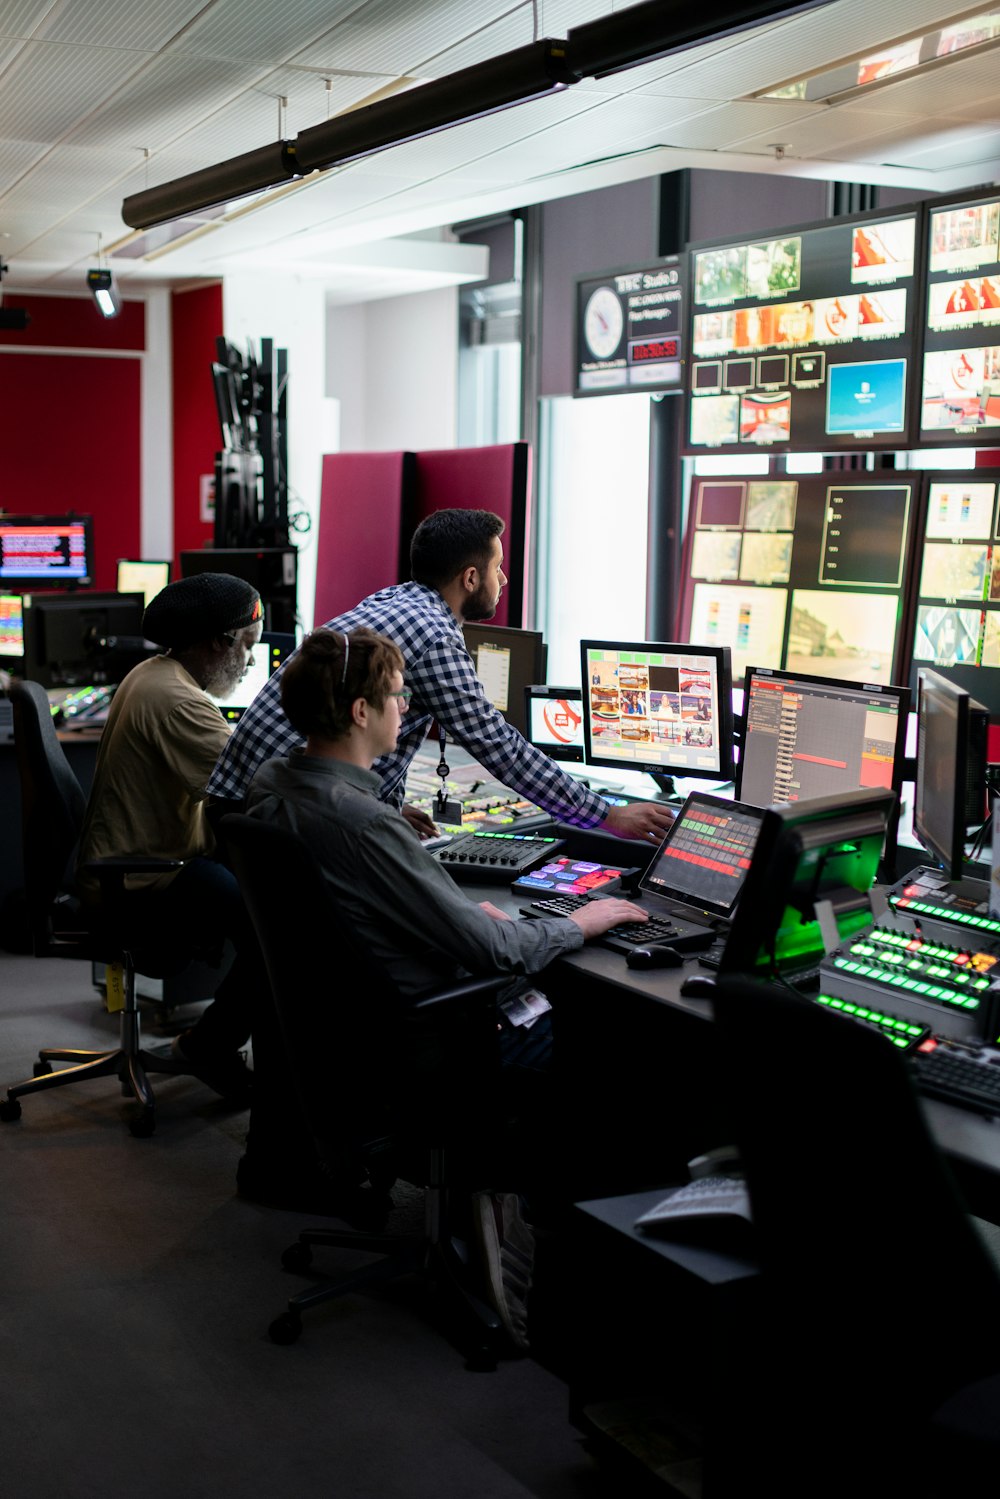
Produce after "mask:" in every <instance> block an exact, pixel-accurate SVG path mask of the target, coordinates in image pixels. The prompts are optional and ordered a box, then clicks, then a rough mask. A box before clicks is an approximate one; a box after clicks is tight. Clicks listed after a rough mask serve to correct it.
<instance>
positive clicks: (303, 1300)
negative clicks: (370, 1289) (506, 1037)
mask: <svg viewBox="0 0 1000 1499" xmlns="http://www.w3.org/2000/svg"><path fill="white" fill-rule="evenodd" d="M222 830H223V834H224V837H225V839H226V846H227V849H228V852H229V857H230V860H231V862H232V865H233V868H234V869H235V871H236V875H237V878H238V879H239V882H240V887H241V889H242V892H243V898H244V901H245V902H246V905H247V908H248V910H249V912H250V915H251V918H252V920H253V923H254V926H255V927H256V930H257V936H258V939H259V942H260V946H261V950H262V952H263V954H264V961H265V964H266V966H267V972H268V976H269V978H270V983H271V992H272V997H273V999H274V1003H275V1008H276V1015H277V1023H278V1040H277V1044H278V1045H280V1046H281V1047H282V1048H283V1053H284V1061H285V1063H286V1065H287V1068H288V1071H289V1073H290V1076H291V1081H292V1084H293V1088H292V1096H293V1100H294V1101H293V1102H292V1104H291V1106H292V1107H294V1108H297V1109H298V1110H299V1117H300V1122H301V1126H302V1134H303V1137H306V1138H308V1140H309V1141H310V1142H312V1143H313V1145H314V1148H315V1150H316V1153H317V1158H318V1161H319V1163H320V1165H321V1167H323V1168H324V1169H325V1170H327V1171H328V1172H329V1173H330V1175H331V1177H332V1178H333V1179H334V1180H337V1181H339V1182H347V1183H349V1184H351V1183H359V1182H362V1181H364V1180H365V1178H367V1183H368V1188H367V1189H369V1190H370V1189H371V1188H374V1193H375V1194H378V1193H379V1192H384V1191H385V1189H386V1188H387V1186H388V1185H390V1184H391V1182H392V1180H393V1179H394V1178H395V1177H396V1176H399V1177H402V1178H404V1179H406V1180H409V1181H411V1182H414V1183H416V1184H417V1185H419V1186H422V1187H423V1188H424V1189H425V1198H424V1231H423V1233H422V1234H419V1235H400V1234H385V1233H382V1232H377V1233H365V1232H352V1231H347V1230H340V1229H331V1228H310V1229H305V1230H304V1231H303V1232H302V1233H300V1235H299V1238H298V1241H297V1242H296V1243H295V1244H293V1245H292V1246H291V1248H289V1249H287V1250H286V1251H285V1253H284V1255H283V1256H282V1264H283V1266H284V1267H285V1269H287V1270H293V1271H305V1270H307V1269H308V1268H309V1265H310V1263H311V1261H312V1246H314V1245H327V1246H332V1247H335V1248H344V1249H355V1250H364V1251H367V1252H369V1253H371V1254H375V1255H378V1256H380V1258H379V1259H378V1260H376V1261H374V1262H372V1263H369V1264H367V1265H365V1266H363V1267H362V1268H361V1269H358V1270H354V1271H351V1272H348V1273H347V1274H342V1275H339V1276H336V1277H334V1278H332V1279H325V1280H323V1281H322V1282H320V1283H318V1284H317V1285H315V1286H313V1287H312V1288H310V1289H308V1290H305V1291H301V1292H299V1293H298V1295H295V1296H292V1297H290V1298H289V1301H288V1309H287V1311H286V1312H284V1313H283V1314H282V1315H281V1316H279V1317H277V1318H276V1319H275V1320H274V1321H273V1322H272V1323H271V1327H270V1334H271V1337H272V1338H273V1339H274V1341H275V1342H277V1343H291V1342H294V1341H295V1339H296V1338H297V1337H298V1336H299V1334H300V1332H301V1330H302V1313H303V1312H304V1311H305V1310H307V1309H308V1308H309V1307H313V1306H317V1305H318V1304H319V1303H320V1302H323V1301H327V1300H329V1299H330V1298H332V1297H335V1296H342V1295H345V1294H346V1293H348V1292H350V1291H354V1290H356V1289H359V1288H361V1287H363V1286H369V1285H373V1284H375V1283H378V1282H385V1281H388V1280H392V1279H395V1278H397V1277H399V1276H402V1275H406V1274H409V1273H411V1272H413V1271H418V1272H422V1273H423V1274H425V1275H426V1276H428V1277H429V1278H430V1279H431V1280H432V1281H433V1282H434V1283H436V1284H437V1285H438V1286H440V1287H441V1288H442V1289H444V1290H445V1291H446V1293H448V1294H449V1299H450V1301H451V1304H452V1309H453V1310H456V1311H458V1312H459V1313H460V1314H461V1315H462V1316H463V1318H464V1320H465V1322H466V1325H467V1329H468V1331H469V1332H470V1333H471V1335H472V1336H471V1345H470V1347H471V1351H470V1357H471V1358H472V1359H473V1360H474V1361H475V1362H476V1364H477V1367H490V1366H492V1364H493V1362H494V1361H495V1358H496V1351H497V1347H498V1345H499V1342H500V1340H501V1337H502V1330H501V1324H500V1320H499V1318H498V1317H497V1316H496V1314H495V1313H494V1312H493V1311H492V1310H491V1309H490V1308H489V1307H487V1306H486V1305H485V1304H484V1303H483V1302H482V1301H481V1300H480V1298H479V1297H478V1296H477V1295H476V1293H475V1292H474V1291H473V1290H472V1289H471V1288H470V1285H469V1274H468V1269H467V1265H466V1262H465V1257H464V1253H463V1248H464V1246H463V1245H462V1244H461V1242H460V1241H459V1240H458V1239H457V1238H456V1237H455V1236H454V1235H453V1232H452V1223H453V1217H452V1212H451V1206H452V1205H453V1203H454V1201H455V1198H456V1196H457V1195H458V1194H460V1193H461V1192H463V1191H465V1190H468V1189H469V1185H470V1184H469V1183H468V1182H466V1183H463V1184H462V1186H457V1185H456V1183H455V1178H454V1176H453V1175H452V1173H451V1168H450V1166H449V1159H451V1160H453V1159H454V1154H455V1153H454V1152H453V1151H452V1147H453V1146H454V1145H456V1144H458V1145H461V1147H462V1151H461V1153H462V1155H463V1156H464V1155H465V1154H466V1148H467V1141H468V1140H469V1138H470V1137H473V1136H475V1135H476V1131H477V1122H478V1123H479V1124H481V1125H482V1127H483V1132H484V1135H489V1134H494V1135H495V1133H496V1128H497V1121H498V1119H499V1117H500V1103H499V1058H498V1051H497V1028H496V1007H495V997H496V994H497V993H498V991H499V990H500V989H501V988H502V987H503V986H504V984H505V983H506V982H507V980H506V979H503V978H491V979H486V980H471V981H469V982H467V983H463V984H457V985H455V986H453V987H450V988H448V989H446V990H444V991H442V992H440V993H437V994H434V995H432V996H430V997H429V998H425V999H421V1000H418V1001H416V1002H412V1001H406V1000H404V999H402V998H401V997H400V995H399V993H398V991H397V989H396V988H395V986H394V985H393V983H392V981H391V979H390V978H389V977H388V975H387V974H386V972H385V971H384V970H383V969H382V968H381V966H380V965H379V964H378V963H377V962H376V961H375V960H374V959H373V958H372V957H371V955H370V954H369V953H367V952H366V951H365V950H364V948H363V947H362V946H361V945H360V944H359V943H358V941H357V939H356V937H355V935H354V933H353V931H352V929H351V925H350V923H349V921H348V920H347V919H346V918H345V916H344V915H343V913H342V912H341V910H340V908H339V906H338V905H337V902H336V900H335V898H334V897H333V895H332V894H331V893H330V890H329V887H328V885H327V883H326V881H325V880H324V879H323V876H322V874H321V872H320V869H319V866H318V864H317V863H316V860H315V859H314V858H313V856H312V854H311V853H310V851H309V849H308V848H307V847H306V846H305V844H304V843H303V842H302V840H301V839H300V838H299V837H298V836H297V835H296V834H295V833H293V832H290V831H288V830H287V829H285V828H282V827H278V826H275V825H273V824H269V823H265V822H262V821H259V820H257V819H255V818H252V817H247V816H235V815H234V816H229V817H226V818H225V819H224V820H223V823H222ZM317 974H321V975H323V976H324V977H323V979H322V981H321V982H320V983H319V984H317V978H316V976H317ZM262 1034H263V1032H262V1029H261V1030H259V1029H258V1027H255V1031H254V1062H255V1070H256V1071H257V1075H258V1077H259V1076H261V1072H262V1064H263V1063H264V1059H263V1058H262V1057H261V1056H260V1055H259V1046H258V1036H259V1035H262ZM418 1056H419V1057H420V1058H421V1061H420V1062H418V1061H417V1057H418ZM271 1060H272V1061H273V1059H271ZM255 1109H256V1105H255ZM253 1134H254V1118H253V1116H251V1141H252V1140H253ZM485 1148H487V1149H488V1148H489V1147H488V1146H487V1147H485ZM289 1164H290V1165H292V1164H294V1163H291V1162H290V1163H289ZM480 1185H482V1184H481V1183H480Z"/></svg>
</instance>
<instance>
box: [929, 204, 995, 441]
mask: <svg viewBox="0 0 1000 1499" xmlns="http://www.w3.org/2000/svg"><path fill="white" fill-rule="evenodd" d="M927 216H928V226H927V257H926V268H927V290H926V299H925V301H924V304H923V341H924V360H923V391H922V398H921V403H920V418H919V433H920V441H921V442H932V443H935V444H939V443H959V444H962V445H966V446H967V445H968V444H969V443H975V442H984V441H987V442H990V441H992V442H993V443H995V444H998V445H1000V196H998V194H997V191H996V189H994V190H993V191H992V192H991V193H985V192H984V193H981V194H979V195H977V196H974V197H969V196H966V197H964V198H962V199H951V200H948V199H945V200H944V201H943V202H938V201H934V202H932V203H929V204H928V205H927Z"/></svg>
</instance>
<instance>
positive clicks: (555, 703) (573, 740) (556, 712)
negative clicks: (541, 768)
mask: <svg viewBox="0 0 1000 1499" xmlns="http://www.w3.org/2000/svg"><path fill="white" fill-rule="evenodd" d="M524 704H525V712H526V715H527V719H528V733H527V736H526V737H527V739H528V741H529V743H531V744H533V745H534V746H535V748H536V749H540V750H542V751H543V752H544V753H545V754H546V755H548V756H550V758H551V759H553V760H568V761H576V762H577V763H580V762H582V760H583V694H582V692H581V691H580V689H579V687H548V686H542V685H541V684H539V683H532V685H531V686H530V687H526V688H525V690H524Z"/></svg>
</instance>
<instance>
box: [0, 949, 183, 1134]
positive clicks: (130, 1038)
mask: <svg viewBox="0 0 1000 1499" xmlns="http://www.w3.org/2000/svg"><path fill="white" fill-rule="evenodd" d="M124 967H125V1005H124V1008H123V1009H122V1012H121V1023H120V1028H119V1042H118V1046H117V1047H116V1048H114V1050H112V1051H79V1050H76V1049H73V1048H69V1047H61V1046H43V1047H42V1049H41V1051H40V1052H39V1053H38V1061H37V1062H36V1063H35V1066H34V1068H33V1072H34V1076H33V1077H32V1078H31V1079H30V1080H28V1081H27V1082H23V1083H15V1084H14V1086H13V1087H12V1088H8V1089H7V1096H6V1098H4V1099H2V1100H0V1123H4V1124H11V1123H13V1122H14V1121H15V1120H17V1119H20V1117H21V1102H20V1101H21V1099H22V1097H24V1095H25V1094H27V1093H44V1092H45V1091H46V1090H48V1089H50V1088H65V1087H67V1086H68V1085H69V1084H70V1083H77V1082H87V1081H88V1080H89V1079H90V1078H92V1077H117V1078H118V1079H119V1081H120V1083H121V1090H122V1093H123V1094H124V1096H125V1097H126V1098H129V1097H132V1098H134V1099H135V1101H136V1103H137V1104H138V1105H139V1111H138V1113H136V1114H135V1115H134V1116H133V1117H132V1118H131V1119H130V1120H129V1126H128V1127H129V1131H130V1133H131V1134H133V1135H135V1136H136V1138H138V1139H144V1138H147V1137H148V1136H149V1135H151V1134H152V1133H153V1131H154V1130H155V1128H156V1100H155V1098H154V1096H153V1089H152V1087H151V1086H150V1082H149V1078H148V1077H147V1075H146V1074H147V1073H149V1072H160V1073H167V1074H169V1075H172V1076H191V1075H193V1073H194V1067H193V1066H192V1064H191V1063H190V1062H188V1061H186V1060H185V1059H184V1058H182V1057H174V1056H170V1055H166V1054H162V1053H158V1052H153V1051H146V1049H145V1048H144V1047H143V1045H142V1032H141V1027H140V1021H139V1007H138V1000H137V998H136V993H135V969H134V967H133V965H132V960H131V958H130V957H128V955H126V961H125V964H124ZM53 1062H70V1063H72V1064H73V1065H72V1066H69V1067H62V1068H60V1069H59V1071H58V1072H56V1071H54V1070H53V1068H52V1063H53Z"/></svg>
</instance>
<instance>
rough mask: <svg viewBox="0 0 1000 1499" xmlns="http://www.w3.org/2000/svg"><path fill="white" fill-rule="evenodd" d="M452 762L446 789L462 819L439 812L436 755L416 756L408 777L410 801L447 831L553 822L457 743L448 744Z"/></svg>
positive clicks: (520, 827)
mask: <svg viewBox="0 0 1000 1499" xmlns="http://www.w3.org/2000/svg"><path fill="white" fill-rule="evenodd" d="M448 762H449V764H450V765H451V767H452V768H451V770H450V771H449V773H448V775H447V777H446V778H445V783H444V784H445V792H446V794H447V796H448V798H449V799H450V800H452V799H453V800H457V801H458V802H460V803H461V807H462V821H461V823H456V822H445V821H443V820H442V819H441V818H440V817H439V816H438V815H437V807H436V798H437V793H438V789H439V787H440V785H441V778H440V777H439V776H438V773H437V765H438V760H437V757H436V756H435V755H432V754H430V753H427V752H424V751H422V752H420V753H419V754H416V755H414V757H413V760H412V762H411V764H410V769H409V771H408V773H407V777H406V800H407V801H408V802H410V803H412V804H413V805H414V806H417V807H420V809H421V810H422V811H424V812H426V813H427V814H428V816H430V817H432V818H433V819H434V821H435V822H436V823H437V825H438V827H439V828H440V829H441V831H442V832H443V833H456V834H457V833H475V832H486V831H489V832H498V831H502V830H507V831H510V830H511V829H513V828H515V827H516V829H517V831H518V832H522V831H526V830H527V829H529V828H540V827H543V826H545V825H546V824H548V823H550V822H551V821H552V819H551V817H549V815H548V813H547V812H543V811H542V809H541V807H536V806H535V804H534V802H529V801H526V800H525V799H524V797H521V796H518V794H517V793H516V792H515V791H511V790H510V789H509V788H508V787H506V786H501V784H500V782H499V781H495V780H494V779H493V778H492V777H491V776H489V775H488V774H487V773H486V771H484V770H483V768H482V766H480V765H476V764H475V762H474V761H472V760H471V759H470V757H469V756H468V755H465V754H464V753H463V751H461V750H460V749H458V748H457V746H455V745H449V746H448Z"/></svg>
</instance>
